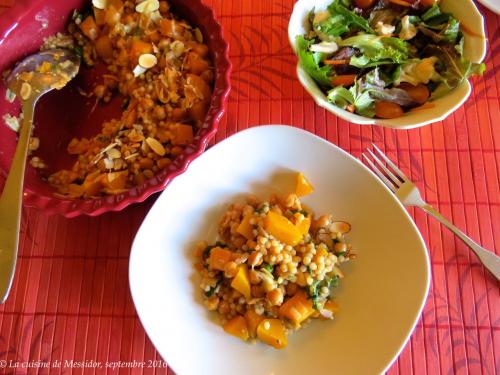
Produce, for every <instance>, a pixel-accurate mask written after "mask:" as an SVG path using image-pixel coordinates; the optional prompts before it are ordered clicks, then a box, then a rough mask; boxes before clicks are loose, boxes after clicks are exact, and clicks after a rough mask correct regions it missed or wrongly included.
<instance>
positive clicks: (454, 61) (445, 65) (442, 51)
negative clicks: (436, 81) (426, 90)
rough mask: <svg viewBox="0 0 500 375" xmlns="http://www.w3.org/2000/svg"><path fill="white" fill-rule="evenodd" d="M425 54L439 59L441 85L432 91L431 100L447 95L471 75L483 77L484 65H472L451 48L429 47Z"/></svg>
mask: <svg viewBox="0 0 500 375" xmlns="http://www.w3.org/2000/svg"><path fill="white" fill-rule="evenodd" d="M425 53H427V54H429V55H432V56H436V57H437V58H438V59H439V67H438V71H439V74H440V75H441V77H442V79H441V84H440V85H439V86H438V87H437V88H436V90H434V92H433V93H432V96H431V98H432V99H437V98H439V97H442V96H443V95H445V94H447V93H448V92H450V91H451V90H453V89H454V88H456V87H457V86H459V85H460V84H461V83H462V82H463V81H464V80H466V79H468V78H469V77H470V76H473V75H483V73H484V70H485V69H486V65H485V64H483V63H481V64H477V63H473V62H471V61H469V60H467V59H465V58H464V57H463V56H460V55H459V54H458V53H457V51H456V49H455V48H454V47H453V46H449V45H431V46H428V47H427V48H426V49H425Z"/></svg>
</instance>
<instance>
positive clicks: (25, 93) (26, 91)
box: [20, 82, 31, 100]
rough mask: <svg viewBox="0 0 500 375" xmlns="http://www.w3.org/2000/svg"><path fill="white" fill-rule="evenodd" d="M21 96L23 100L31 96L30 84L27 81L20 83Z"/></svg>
mask: <svg viewBox="0 0 500 375" xmlns="http://www.w3.org/2000/svg"><path fill="white" fill-rule="evenodd" d="M20 94H21V98H22V99H23V100H28V99H29V97H30V96H31V85H30V84H29V83H28V82H23V84H22V85H21V92H20Z"/></svg>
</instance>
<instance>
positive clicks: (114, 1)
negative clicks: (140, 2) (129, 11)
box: [107, 0, 124, 13]
mask: <svg viewBox="0 0 500 375" xmlns="http://www.w3.org/2000/svg"><path fill="white" fill-rule="evenodd" d="M111 6H112V7H113V8H115V9H116V11H117V12H119V13H122V12H123V7H124V4H123V1H122V0H108V4H107V7H108V8H109V7H111Z"/></svg>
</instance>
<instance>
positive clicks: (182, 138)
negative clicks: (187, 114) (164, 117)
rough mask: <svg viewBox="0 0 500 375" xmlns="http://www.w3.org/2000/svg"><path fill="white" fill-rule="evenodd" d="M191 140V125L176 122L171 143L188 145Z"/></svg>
mask: <svg viewBox="0 0 500 375" xmlns="http://www.w3.org/2000/svg"><path fill="white" fill-rule="evenodd" d="M191 142H193V127H192V126H191V125H185V124H178V126H177V127H176V128H175V130H174V137H173V139H172V144H174V145H188V144H190V143H191Z"/></svg>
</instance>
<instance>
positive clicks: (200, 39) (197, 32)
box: [193, 27, 203, 43]
mask: <svg viewBox="0 0 500 375" xmlns="http://www.w3.org/2000/svg"><path fill="white" fill-rule="evenodd" d="M193 31H194V37H195V39H196V41H197V42H198V43H203V34H202V33H201V31H200V29H198V28H197V27H196V28H195V29H194V30H193Z"/></svg>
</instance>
